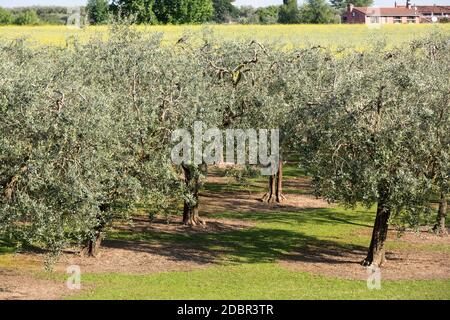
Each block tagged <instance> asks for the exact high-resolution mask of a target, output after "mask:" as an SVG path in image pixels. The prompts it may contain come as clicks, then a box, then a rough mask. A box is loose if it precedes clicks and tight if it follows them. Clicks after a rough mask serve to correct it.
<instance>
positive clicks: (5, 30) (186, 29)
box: [0, 24, 450, 50]
mask: <svg viewBox="0 0 450 320" xmlns="http://www.w3.org/2000/svg"><path fill="white" fill-rule="evenodd" d="M136 28H137V29H139V30H142V31H143V32H162V33H163V34H164V37H163V41H164V42H166V43H170V42H174V41H177V40H178V39H179V38H180V37H181V36H182V35H184V34H191V35H193V36H196V37H201V36H202V34H203V33H210V32H212V33H213V34H214V35H215V36H217V37H218V38H220V39H255V40H258V41H262V42H268V41H269V42H272V43H274V42H275V43H276V44H279V46H280V47H284V48H288V49H289V48H292V47H304V46H308V45H313V44H314V45H323V46H330V47H333V48H338V47H340V46H351V47H354V48H355V49H361V50H363V49H364V48H365V47H366V46H367V45H368V43H370V42H371V41H372V40H373V39H385V41H386V42H387V44H388V45H394V44H398V43H401V42H403V41H409V40H411V39H413V38H415V37H418V36H420V35H423V34H425V33H428V32H432V31H433V30H441V31H442V32H445V33H448V34H449V35H450V25H449V24H440V25H429V24H420V25H385V26H382V27H379V28H376V27H368V26H366V25H344V24H342V25H208V26H199V25H196V26H186V25H183V26H179V25H177V26H173V25H166V26H137V27H136ZM107 35H108V27H107V26H91V27H86V28H82V29H77V28H73V27H67V26H3V27H0V38H6V39H8V40H13V39H18V38H25V39H27V41H29V42H30V43H31V44H32V45H56V46H65V45H66V43H67V41H68V40H69V41H70V39H73V38H77V39H79V41H81V42H83V41H86V40H87V39H89V38H91V37H99V36H100V37H106V36H107Z"/></svg>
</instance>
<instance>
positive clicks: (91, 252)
mask: <svg viewBox="0 0 450 320" xmlns="http://www.w3.org/2000/svg"><path fill="white" fill-rule="evenodd" d="M108 208H109V205H108V204H101V205H100V208H99V209H100V212H101V213H100V214H99V215H98V216H97V226H96V227H95V228H94V236H93V237H92V238H89V239H88V240H87V243H86V246H85V247H84V248H83V250H82V254H83V255H85V256H88V257H93V258H96V257H97V256H98V254H99V252H100V246H101V244H102V238H103V231H104V228H105V219H104V216H103V214H104V213H105V212H106V211H107V210H108Z"/></svg>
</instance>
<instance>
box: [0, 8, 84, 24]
mask: <svg viewBox="0 0 450 320" xmlns="http://www.w3.org/2000/svg"><path fill="white" fill-rule="evenodd" d="M70 14H71V13H70V12H69V10H68V9H67V7H60V6H51V7H43V6H32V7H18V8H12V9H5V8H1V7H0V25H8V24H15V25H39V24H50V25H52V24H53V25H60V24H66V22H67V19H68V17H69V15H70ZM80 14H81V15H83V16H85V15H86V10H85V8H84V7H81V8H80Z"/></svg>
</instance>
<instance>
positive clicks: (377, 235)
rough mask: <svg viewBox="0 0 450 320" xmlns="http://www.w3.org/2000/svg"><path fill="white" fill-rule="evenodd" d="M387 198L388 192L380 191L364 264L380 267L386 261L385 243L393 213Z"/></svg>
mask: <svg viewBox="0 0 450 320" xmlns="http://www.w3.org/2000/svg"><path fill="white" fill-rule="evenodd" d="M387 198H388V197H387V194H386V192H381V193H380V196H379V199H378V204H377V215H376V218H375V224H374V226H373V231H372V239H371V241H370V246H369V252H368V253H367V257H366V258H365V259H364V260H363V262H362V265H363V266H372V265H375V266H378V267H380V266H381V265H383V263H384V262H385V261H386V256H385V248H384V243H385V241H386V238H387V233H388V223H389V217H390V215H391V209H390V208H389V207H388V205H387V203H386V201H387Z"/></svg>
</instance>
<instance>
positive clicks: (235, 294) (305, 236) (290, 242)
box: [72, 209, 450, 299]
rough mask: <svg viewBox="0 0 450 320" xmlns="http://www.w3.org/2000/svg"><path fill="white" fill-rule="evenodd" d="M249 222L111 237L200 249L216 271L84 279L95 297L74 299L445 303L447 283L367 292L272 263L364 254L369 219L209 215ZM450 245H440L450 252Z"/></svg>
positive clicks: (329, 213) (313, 213)
mask: <svg viewBox="0 0 450 320" xmlns="http://www.w3.org/2000/svg"><path fill="white" fill-rule="evenodd" d="M214 216H215V217H218V216H221V217H224V218H238V219H250V220H253V221H255V222H256V225H255V227H253V228H250V229H246V230H242V231H232V232H227V233H223V234H219V235H217V234H204V233H200V234H191V235H186V234H177V235H172V234H164V233H162V234H161V233H160V234H152V233H132V234H131V233H126V232H121V233H118V232H116V233H112V234H111V235H110V237H111V238H115V239H127V240H141V241H155V242H158V243H159V244H161V245H162V250H164V247H167V248H169V247H170V246H171V245H174V244H183V243H189V244H190V245H192V246H195V247H197V248H200V249H201V250H204V252H205V254H206V253H207V254H208V255H209V256H212V257H213V258H214V259H215V260H217V259H220V261H221V263H220V265H219V266H216V267H210V268H206V269H202V270H196V271H190V272H162V273H157V274H150V275H145V276H142V275H124V274H89V275H86V276H83V283H88V284H89V285H91V286H92V287H95V289H93V290H88V291H86V292H83V293H82V294H81V295H77V296H74V297H72V298H74V299H450V281H449V280H427V281H423V280H422V281H417V280H416V281H412V280H409V281H405V280H403V281H383V282H382V288H381V290H369V289H368V288H367V284H366V281H357V280H343V279H338V278H333V277H325V276H317V275H312V274H309V273H306V272H294V271H290V270H287V269H285V268H283V267H282V266H281V265H280V264H279V263H277V261H278V259H282V258H283V257H287V256H288V255H290V254H292V253H293V252H301V251H302V250H305V249H308V248H309V249H310V248H312V247H320V246H324V247H325V246H327V247H330V246H332V247H334V248H336V250H337V251H339V250H365V248H366V246H367V243H368V238H367V236H358V235H353V231H356V230H360V229H365V228H370V224H371V221H372V218H373V212H367V211H365V210H362V209H359V210H355V211H347V210H343V209H320V210H319V209H315V210H304V211H300V212H292V213H286V212H283V213H277V212H274V213H271V214H267V213H264V214H260V213H252V214H246V215H244V214H238V213H233V214H232V213H226V212H225V213H222V214H220V215H214ZM449 248H450V244H449V245H446V246H440V247H439V249H440V250H449Z"/></svg>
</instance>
